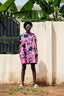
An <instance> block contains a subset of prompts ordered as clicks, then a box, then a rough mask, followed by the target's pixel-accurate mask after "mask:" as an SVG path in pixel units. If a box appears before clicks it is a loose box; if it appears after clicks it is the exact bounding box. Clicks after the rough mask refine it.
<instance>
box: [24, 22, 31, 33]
mask: <svg viewBox="0 0 64 96" xmlns="http://www.w3.org/2000/svg"><path fill="white" fill-rule="evenodd" d="M30 29H31V25H30V24H27V25H26V27H25V30H26V31H27V32H30Z"/></svg>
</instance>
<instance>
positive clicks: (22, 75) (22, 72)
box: [21, 64, 26, 85]
mask: <svg viewBox="0 0 64 96" xmlns="http://www.w3.org/2000/svg"><path fill="white" fill-rule="evenodd" d="M25 69H26V64H22V71H21V82H22V84H23V85H24V77H25Z"/></svg>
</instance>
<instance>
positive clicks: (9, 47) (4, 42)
mask: <svg viewBox="0 0 64 96" xmlns="http://www.w3.org/2000/svg"><path fill="white" fill-rule="evenodd" d="M19 29H20V28H19V22H18V21H17V20H16V19H15V18H11V17H6V16H5V17H0V54H17V53H18V52H19V51H18V48H19V44H18V42H17V41H18V37H19V36H20V30H19Z"/></svg>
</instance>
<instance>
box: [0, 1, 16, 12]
mask: <svg viewBox="0 0 64 96" xmlns="http://www.w3.org/2000/svg"><path fill="white" fill-rule="evenodd" d="M14 1H15V0H7V1H6V2H5V3H4V4H2V5H1V6H0V11H6V10H8V8H9V7H10V6H11V5H12V4H13V2H14Z"/></svg>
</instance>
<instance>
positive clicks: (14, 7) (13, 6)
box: [9, 2, 18, 12]
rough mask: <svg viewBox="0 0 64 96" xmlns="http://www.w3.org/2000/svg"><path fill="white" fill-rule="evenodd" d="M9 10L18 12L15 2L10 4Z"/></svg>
mask: <svg viewBox="0 0 64 96" xmlns="http://www.w3.org/2000/svg"><path fill="white" fill-rule="evenodd" d="M9 10H12V12H17V11H18V10H17V7H16V5H15V3H14V2H13V4H12V5H11V6H10V8H9Z"/></svg>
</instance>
